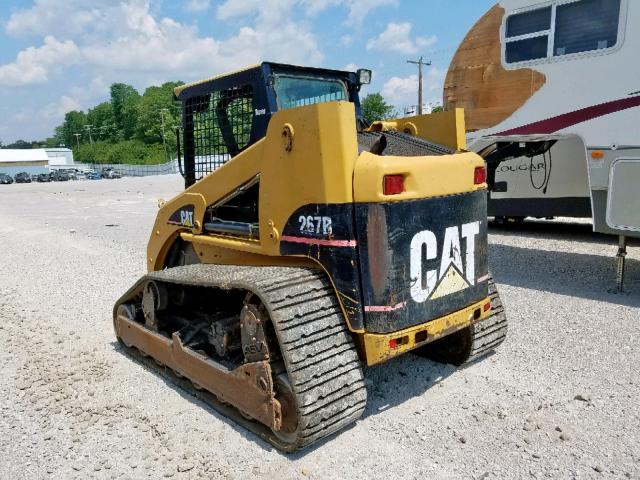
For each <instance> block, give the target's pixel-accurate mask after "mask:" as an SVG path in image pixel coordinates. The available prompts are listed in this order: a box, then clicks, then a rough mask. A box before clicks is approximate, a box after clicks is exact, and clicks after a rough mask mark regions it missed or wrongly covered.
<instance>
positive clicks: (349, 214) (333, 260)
mask: <svg viewBox="0 0 640 480" xmlns="http://www.w3.org/2000/svg"><path fill="white" fill-rule="evenodd" d="M353 218H354V205H353V204H352V203H346V204H333V205H305V206H304V207H301V208H299V209H298V210H296V211H295V212H294V214H293V215H291V217H290V218H289V221H288V222H287V225H286V226H285V228H284V231H283V232H282V235H281V237H280V254H281V255H304V256H307V257H310V258H313V259H314V260H317V261H318V262H320V264H321V265H322V266H323V267H324V269H325V270H326V271H327V273H328V274H329V277H330V278H331V281H332V282H333V284H334V286H335V288H336V290H337V292H338V294H339V295H340V300H341V301H342V305H343V306H344V308H345V311H346V313H347V315H348V317H349V319H348V320H349V324H350V326H351V328H352V329H353V330H363V329H364V317H363V315H362V293H361V291H360V269H359V267H358V251H357V241H356V237H355V231H354V224H353Z"/></svg>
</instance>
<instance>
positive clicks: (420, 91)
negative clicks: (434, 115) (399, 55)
mask: <svg viewBox="0 0 640 480" xmlns="http://www.w3.org/2000/svg"><path fill="white" fill-rule="evenodd" d="M407 63H413V64H414V65H418V115H422V66H423V65H426V66H427V67H428V66H430V65H431V62H423V61H422V56H421V57H420V58H419V59H418V60H407Z"/></svg>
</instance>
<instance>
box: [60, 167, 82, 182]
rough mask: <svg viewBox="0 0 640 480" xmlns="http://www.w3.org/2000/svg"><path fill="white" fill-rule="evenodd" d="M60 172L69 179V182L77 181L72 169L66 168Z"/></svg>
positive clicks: (74, 171)
mask: <svg viewBox="0 0 640 480" xmlns="http://www.w3.org/2000/svg"><path fill="white" fill-rule="evenodd" d="M60 171H61V172H64V173H66V174H67V176H68V177H69V180H77V179H78V174H77V173H76V170H75V169H73V168H66V169H64V170H60Z"/></svg>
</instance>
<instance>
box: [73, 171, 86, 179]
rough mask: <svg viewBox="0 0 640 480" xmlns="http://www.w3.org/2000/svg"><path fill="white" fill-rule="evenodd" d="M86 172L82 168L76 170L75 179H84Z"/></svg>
mask: <svg viewBox="0 0 640 480" xmlns="http://www.w3.org/2000/svg"><path fill="white" fill-rule="evenodd" d="M86 179H87V173H86V172H83V171H82V170H76V180H86Z"/></svg>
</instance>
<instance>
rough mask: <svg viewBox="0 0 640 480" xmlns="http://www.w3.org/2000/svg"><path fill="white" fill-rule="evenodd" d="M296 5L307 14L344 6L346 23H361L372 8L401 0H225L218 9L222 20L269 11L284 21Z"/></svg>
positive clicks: (395, 3)
mask: <svg viewBox="0 0 640 480" xmlns="http://www.w3.org/2000/svg"><path fill="white" fill-rule="evenodd" d="M296 5H298V6H301V7H302V8H303V10H304V11H305V12H306V14H307V15H308V16H314V15H317V14H318V13H320V12H323V11H325V10H327V9H328V8H331V7H338V6H342V7H345V8H347V10H348V12H347V16H346V19H345V22H344V23H346V24H347V25H349V26H357V27H359V26H360V25H362V23H363V21H364V19H365V18H366V17H367V15H369V14H370V13H371V12H373V11H374V10H376V9H378V8H381V7H392V6H393V7H395V6H396V5H398V0H225V2H224V3H222V4H221V5H219V6H218V8H217V10H216V13H217V17H218V19H220V20H228V19H230V18H236V17H243V16H248V15H251V16H255V15H260V16H262V17H263V18H265V17H266V16H267V15H268V16H269V17H270V18H272V19H273V20H276V21H282V20H283V19H287V18H290V17H291V12H292V10H293V8H294V7H295V6H296Z"/></svg>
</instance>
